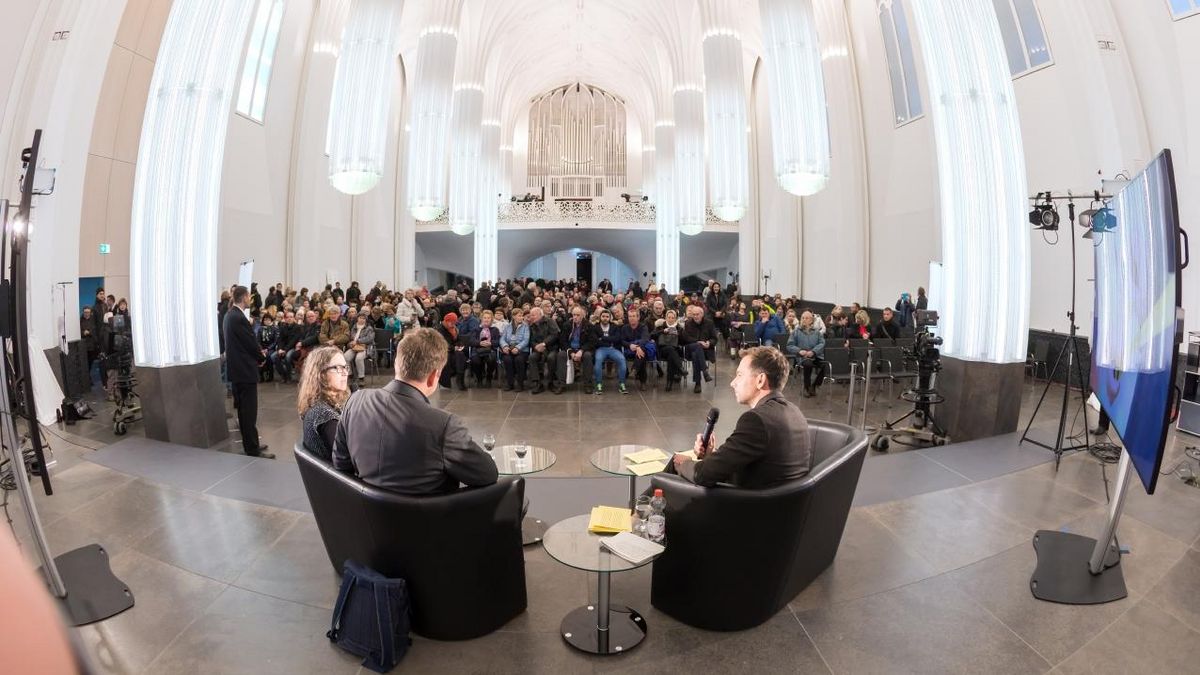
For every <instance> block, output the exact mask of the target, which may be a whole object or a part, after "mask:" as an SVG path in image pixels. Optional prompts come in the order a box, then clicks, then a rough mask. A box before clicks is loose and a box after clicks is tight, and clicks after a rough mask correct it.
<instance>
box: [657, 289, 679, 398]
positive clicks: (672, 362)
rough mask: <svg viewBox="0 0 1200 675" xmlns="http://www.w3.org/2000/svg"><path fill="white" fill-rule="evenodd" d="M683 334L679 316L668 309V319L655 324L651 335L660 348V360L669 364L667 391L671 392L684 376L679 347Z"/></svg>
mask: <svg viewBox="0 0 1200 675" xmlns="http://www.w3.org/2000/svg"><path fill="white" fill-rule="evenodd" d="M682 332H683V326H682V325H680V323H679V315H678V314H676V313H675V310H673V309H668V310H667V313H666V317H665V318H662V319H659V320H658V321H657V323H655V325H654V330H653V331H652V332H651V334H650V336H651V339H653V340H654V343H655V345H656V346H657V348H658V358H659V359H661V360H665V361H666V362H667V387H666V389H667V391H671V389H672V388H673V387H674V386H675V382H676V380H678V379H679V378H680V377H682V376H683V356H682V354H683V351H682V349H681V348H680V346H679V336H680V334H681V333H682Z"/></svg>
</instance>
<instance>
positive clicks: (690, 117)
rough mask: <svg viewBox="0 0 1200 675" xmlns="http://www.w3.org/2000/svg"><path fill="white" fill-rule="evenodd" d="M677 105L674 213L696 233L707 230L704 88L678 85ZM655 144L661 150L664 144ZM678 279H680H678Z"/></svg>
mask: <svg viewBox="0 0 1200 675" xmlns="http://www.w3.org/2000/svg"><path fill="white" fill-rule="evenodd" d="M671 98H672V102H673V107H674V108H675V133H674V136H675V138H674V145H675V153H674V158H675V170H674V176H673V180H674V182H675V204H674V208H675V216H676V222H678V223H679V231H680V232H681V233H682V234H686V235H697V234H700V233H701V232H702V231H703V230H704V217H705V215H704V92H703V91H701V89H700V86H699V85H681V86H679V87H676V89H675V93H674V95H673V96H672V97H671ZM654 146H655V147H656V148H658V152H659V154H661V153H662V145H660V144H659V143H658V142H657V141H655V143H654ZM677 283H678V282H677Z"/></svg>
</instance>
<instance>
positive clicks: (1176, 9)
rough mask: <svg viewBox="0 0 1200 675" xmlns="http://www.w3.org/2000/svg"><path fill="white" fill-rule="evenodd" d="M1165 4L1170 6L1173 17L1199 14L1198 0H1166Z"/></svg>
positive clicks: (1199, 5) (1179, 17) (1178, 17)
mask: <svg viewBox="0 0 1200 675" xmlns="http://www.w3.org/2000/svg"><path fill="white" fill-rule="evenodd" d="M1167 4H1168V5H1170V6H1171V16H1172V17H1174V18H1175V19H1182V18H1183V17H1185V16H1193V15H1196V14H1200V0H1167Z"/></svg>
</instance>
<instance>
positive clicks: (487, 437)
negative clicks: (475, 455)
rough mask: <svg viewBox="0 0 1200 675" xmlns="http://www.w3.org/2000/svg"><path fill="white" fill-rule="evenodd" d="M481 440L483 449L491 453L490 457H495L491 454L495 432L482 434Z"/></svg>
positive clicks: (494, 442) (494, 445)
mask: <svg viewBox="0 0 1200 675" xmlns="http://www.w3.org/2000/svg"><path fill="white" fill-rule="evenodd" d="M481 440H482V441H483V449H484V450H487V454H489V455H492V459H495V458H496V456H495V455H494V454H492V450H493V449H494V448H495V447H496V436H495V434H484V435H483V439H481Z"/></svg>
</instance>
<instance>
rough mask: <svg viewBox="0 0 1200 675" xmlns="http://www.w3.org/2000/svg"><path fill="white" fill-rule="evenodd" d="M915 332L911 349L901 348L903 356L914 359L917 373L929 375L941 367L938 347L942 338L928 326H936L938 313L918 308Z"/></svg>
mask: <svg viewBox="0 0 1200 675" xmlns="http://www.w3.org/2000/svg"><path fill="white" fill-rule="evenodd" d="M914 320H915V322H916V327H917V330H918V332H917V334H916V335H915V336H914V339H913V346H912V348H911V349H903V348H902V349H901V353H903V354H904V357H905V358H907V359H911V360H913V361H916V363H917V373H918V375H926V376H928V375H930V374H933V373H936V372H938V371H940V370H941V369H942V353H941V351H940V350H938V347H940V346H941V345H942V338H941V337H940V336H937V335H934V334H933V333H931V332H929V328H930V327H935V328H936V327H937V324H938V313H937V312H936V311H933V310H925V309H918V310H917V313H916V317H915V319H914Z"/></svg>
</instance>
